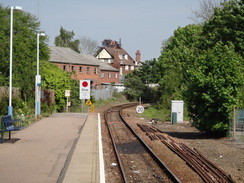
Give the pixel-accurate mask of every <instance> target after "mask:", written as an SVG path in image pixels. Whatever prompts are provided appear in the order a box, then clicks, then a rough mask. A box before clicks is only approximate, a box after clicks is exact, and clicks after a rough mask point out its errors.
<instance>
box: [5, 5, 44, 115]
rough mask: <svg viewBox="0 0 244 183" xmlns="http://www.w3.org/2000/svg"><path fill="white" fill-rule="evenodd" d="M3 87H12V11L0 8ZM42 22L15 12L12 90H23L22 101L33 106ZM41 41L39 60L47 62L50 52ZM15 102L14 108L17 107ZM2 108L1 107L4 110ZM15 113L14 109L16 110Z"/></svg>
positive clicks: (28, 14)
mask: <svg viewBox="0 0 244 183" xmlns="http://www.w3.org/2000/svg"><path fill="white" fill-rule="evenodd" d="M0 22H1V24H0V86H9V69H10V67H9V60H10V58H9V57H10V55H9V52H10V51H9V50H10V44H9V43H10V8H4V7H3V6H2V5H0ZM39 26H40V22H38V20H37V18H36V17H34V16H33V15H31V14H30V13H28V12H25V11H22V12H18V11H14V12H13V57H12V63H13V64H12V86H13V87H18V88H20V90H21V98H22V99H24V100H25V101H26V102H28V103H29V104H32V106H34V88H35V75H36V72H35V70H36V58H37V56H36V47H37V46H36V45H37V32H39V30H40V28H39ZM46 40H47V38H46V37H42V38H40V59H48V57H49V49H48V47H47V44H46V43H45V41H46ZM17 105H18V104H15V101H14V100H13V106H17ZM1 107H2V106H1ZM13 109H14V111H13V112H16V111H15V110H16V109H15V107H14V108H13Z"/></svg>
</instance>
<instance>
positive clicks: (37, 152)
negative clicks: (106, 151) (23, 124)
mask: <svg viewBox="0 0 244 183" xmlns="http://www.w3.org/2000/svg"><path fill="white" fill-rule="evenodd" d="M0 182H3V183H33V182H34V183H43V182H45V183H78V182H79V183H82V182H85V183H89V182H90V183H98V182H101V183H102V182H105V175H104V166H103V156H102V146H101V133H100V116H99V114H97V113H89V114H86V113H56V114H53V115H52V116H50V117H48V118H43V119H41V120H39V121H37V122H35V123H33V124H31V125H30V126H29V127H27V128H25V129H23V130H21V131H18V132H12V139H11V140H5V141H4V143H2V144H0Z"/></svg>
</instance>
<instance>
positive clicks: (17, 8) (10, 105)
mask: <svg viewBox="0 0 244 183" xmlns="http://www.w3.org/2000/svg"><path fill="white" fill-rule="evenodd" d="M14 10H20V11H21V10H22V7H20V6H11V8H10V52H9V53H10V56H9V106H8V115H11V116H12V115H13V107H12V57H13V11H14Z"/></svg>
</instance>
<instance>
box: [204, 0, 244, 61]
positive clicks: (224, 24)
mask: <svg viewBox="0 0 244 183" xmlns="http://www.w3.org/2000/svg"><path fill="white" fill-rule="evenodd" d="M222 6H223V7H221V8H216V9H215V12H214V16H212V17H211V19H210V20H209V22H206V23H205V24H204V26H203V33H202V37H203V40H202V43H203V44H202V45H201V46H202V47H203V48H204V49H208V48H212V47H214V46H215V45H216V43H217V42H219V41H222V42H223V43H224V44H227V45H228V43H229V42H231V43H233V45H234V46H235V51H236V52H237V53H239V54H240V55H241V56H242V57H243V56H244V45H243V43H244V32H243V30H244V18H243V17H244V8H243V7H244V1H243V0H242V1H238V0H230V1H228V2H224V3H222Z"/></svg>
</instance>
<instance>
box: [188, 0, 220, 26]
mask: <svg viewBox="0 0 244 183" xmlns="http://www.w3.org/2000/svg"><path fill="white" fill-rule="evenodd" d="M221 2H222V0H201V1H200V8H199V9H198V10H196V11H193V14H194V17H192V19H193V20H194V21H195V22H197V23H199V24H203V23H204V22H207V21H209V20H210V18H211V17H212V16H213V14H214V9H215V8H216V7H221Z"/></svg>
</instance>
